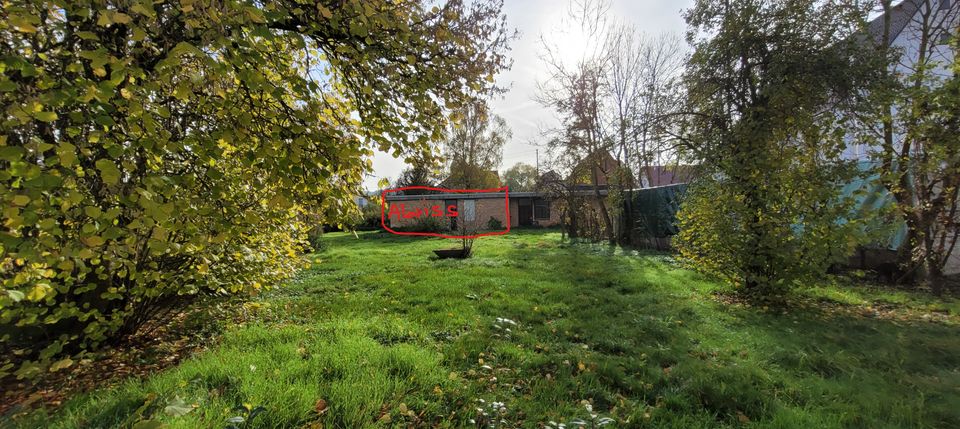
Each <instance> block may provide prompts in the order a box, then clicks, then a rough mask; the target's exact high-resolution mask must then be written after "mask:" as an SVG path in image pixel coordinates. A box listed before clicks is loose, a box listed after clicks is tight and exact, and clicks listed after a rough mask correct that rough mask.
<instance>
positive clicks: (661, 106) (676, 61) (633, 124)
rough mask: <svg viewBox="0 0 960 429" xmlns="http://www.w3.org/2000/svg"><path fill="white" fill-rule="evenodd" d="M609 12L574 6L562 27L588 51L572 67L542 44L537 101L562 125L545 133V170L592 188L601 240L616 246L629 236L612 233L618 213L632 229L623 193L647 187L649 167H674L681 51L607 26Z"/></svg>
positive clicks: (591, 2) (559, 51) (599, 0)
mask: <svg viewBox="0 0 960 429" xmlns="http://www.w3.org/2000/svg"><path fill="white" fill-rule="evenodd" d="M608 10H609V2H607V1H605V0H576V1H572V2H571V4H570V9H569V14H568V15H569V17H568V19H569V21H570V22H569V23H568V24H567V25H566V26H565V27H566V28H570V27H574V26H575V27H578V28H579V30H580V31H581V33H582V34H581V35H582V36H583V37H585V38H586V39H587V40H586V41H587V43H586V45H587V48H586V50H585V52H583V54H582V56H581V57H575V58H574V60H575V63H571V58H570V55H569V53H568V52H567V51H566V50H565V48H564V47H555V46H551V45H550V43H549V39H548V38H545V40H544V43H543V44H544V46H543V49H544V55H543V57H544V60H545V62H546V63H547V66H548V69H549V70H550V72H551V74H550V78H549V79H548V80H547V81H545V82H542V83H541V85H540V92H539V94H538V100H539V101H540V102H541V104H543V105H545V106H548V107H550V108H552V109H553V110H554V111H555V112H556V113H557V114H558V116H559V119H560V121H561V125H560V127H558V128H557V129H553V130H548V131H547V132H546V133H545V134H546V136H547V139H548V142H550V143H549V144H548V149H550V155H551V157H552V159H551V160H550V161H549V163H551V164H552V165H553V167H554V169H556V170H558V171H561V172H563V173H564V174H568V175H570V174H579V176H580V177H577V178H576V179H577V180H580V182H579V183H580V184H592V185H593V189H594V193H595V199H596V200H597V201H599V204H597V205H596V206H595V207H594V208H595V209H596V211H597V212H598V213H597V216H596V217H597V218H598V220H600V223H602V224H603V226H602V227H601V228H600V229H601V230H602V232H601V234H600V235H601V236H602V237H603V238H606V239H607V240H609V241H611V242H614V241H616V238H617V237H618V236H620V237H626V236H627V234H624V233H623V232H624V231H615V230H614V226H615V225H617V224H620V223H619V222H616V220H617V218H618V216H620V209H621V207H624V206H625V207H626V209H627V210H626V213H624V215H625V216H626V217H625V218H624V220H625V222H624V223H623V224H625V225H626V226H627V228H633V226H632V225H633V221H632V219H630V213H632V210H630V205H631V202H632V198H631V196H630V195H628V193H629V192H630V190H631V189H632V188H634V187H635V186H637V185H639V184H642V183H644V180H643V179H644V176H645V175H646V174H647V171H648V170H650V168H649V167H651V164H657V165H663V164H674V165H675V164H677V163H678V160H679V158H678V157H677V155H678V154H679V152H678V151H676V150H674V149H673V148H671V147H670V146H669V144H670V143H671V141H670V138H669V134H668V133H667V131H673V132H674V133H675V132H676V131H675V129H674V128H676V127H675V126H672V125H671V124H672V123H675V122H676V121H674V120H673V118H674V116H671V115H670V113H672V112H673V111H674V110H676V106H677V104H678V101H679V100H681V99H682V97H681V96H680V91H679V89H680V87H681V86H680V85H679V78H680V71H681V69H682V64H683V49H682V46H681V40H680V38H679V37H675V36H670V35H666V34H665V35H659V36H647V35H643V34H641V33H639V32H638V31H637V30H636V28H635V27H632V26H630V25H624V24H608V21H607V15H606V13H607V12H608ZM561 31H562V30H559V31H558V33H559V32H561ZM608 154H609V156H608ZM611 157H612V158H611ZM611 159H613V160H614V161H615V162H610V160H611ZM577 168H579V169H580V170H581V171H574V170H575V169H577ZM565 181H566V182H569V181H570V180H565ZM560 188H562V189H574V188H575V186H574V187H571V186H562V187H560ZM601 189H605V190H607V191H608V194H607V196H606V197H600V192H601ZM589 210H592V209H589ZM571 213H572V212H571ZM591 217H592V216H582V217H581V219H582V220H584V221H586V220H588V219H590V218H591ZM571 226H572V225H571ZM594 238H600V237H594Z"/></svg>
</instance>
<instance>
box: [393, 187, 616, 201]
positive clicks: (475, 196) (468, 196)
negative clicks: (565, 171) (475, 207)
mask: <svg viewBox="0 0 960 429" xmlns="http://www.w3.org/2000/svg"><path fill="white" fill-rule="evenodd" d="M593 192H594V191H593V190H578V191H575V194H577V195H581V196H587V197H592V196H594V195H595V194H594V193H593ZM600 195H607V190H606V189H601V190H600ZM505 197H507V195H506V193H504V192H477V193H461V192H456V193H455V192H450V193H444V194H426V195H398V194H395V193H390V194H388V195H387V196H386V198H387V201H411V200H412V201H419V200H479V199H486V198H505ZM509 197H510V198H546V199H549V198H551V195H550V194H548V193H545V192H511V193H510V195H509Z"/></svg>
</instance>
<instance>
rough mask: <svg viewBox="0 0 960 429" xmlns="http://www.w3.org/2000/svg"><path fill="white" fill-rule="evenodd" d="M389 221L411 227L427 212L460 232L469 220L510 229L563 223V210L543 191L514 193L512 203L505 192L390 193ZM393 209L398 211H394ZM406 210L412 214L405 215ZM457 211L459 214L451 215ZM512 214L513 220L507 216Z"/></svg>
mask: <svg viewBox="0 0 960 429" xmlns="http://www.w3.org/2000/svg"><path fill="white" fill-rule="evenodd" d="M386 202H387V204H388V206H389V208H388V211H387V213H386V220H387V221H388V222H389V226H390V228H398V227H399V228H403V227H411V226H414V225H416V224H417V222H418V221H419V220H420V219H421V218H422V217H423V216H426V215H429V216H432V217H437V218H439V219H440V221H441V222H443V223H444V224H445V225H448V227H449V229H450V230H452V231H456V230H458V229H460V228H461V227H463V223H464V222H465V223H466V226H467V228H468V229H473V230H489V229H490V228H489V227H488V224H489V223H490V219H491V218H492V219H495V220H496V221H497V222H499V223H500V224H501V225H502V229H506V228H507V222H508V220H509V225H510V227H511V228H516V227H525V226H541V227H549V226H555V225H559V224H560V213H559V210H556V209H555V208H554V205H553V204H552V203H553V202H552V201H551V199H550V198H549V197H548V196H547V195H546V194H544V193H540V192H510V193H509V206H508V205H507V193H505V192H478V193H458V192H450V193H436V194H427V195H403V194H400V193H394V192H388V193H387V194H386ZM390 210H394V211H393V214H391V212H390ZM403 213H406V214H410V215H408V216H404V215H403ZM453 213H456V215H451V214H453ZM508 216H509V219H508V218H507V217H508Z"/></svg>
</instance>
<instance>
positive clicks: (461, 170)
mask: <svg viewBox="0 0 960 429" xmlns="http://www.w3.org/2000/svg"><path fill="white" fill-rule="evenodd" d="M511 135H512V133H511V131H510V128H509V127H508V126H507V122H506V121H505V120H504V119H503V118H501V117H500V116H497V115H495V114H493V113H492V112H490V109H489V107H488V106H487V104H486V103H485V102H483V101H476V102H473V103H469V104H467V105H465V106H463V108H461V109H458V110H456V111H454V112H453V114H452V115H451V117H450V125H449V126H448V128H447V134H446V138H445V140H444V143H443V157H444V160H445V161H446V163H447V171H448V172H449V176H448V178H447V179H446V180H445V181H444V184H445V185H446V186H448V187H456V188H463V189H478V188H492V187H496V186H498V185H499V179H498V178H497V174H496V170H497V168H498V167H499V166H500V161H501V159H502V158H503V145H505V144H506V143H507V141H508V140H510V137H511Z"/></svg>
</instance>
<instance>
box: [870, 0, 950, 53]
mask: <svg viewBox="0 0 960 429" xmlns="http://www.w3.org/2000/svg"><path fill="white" fill-rule="evenodd" d="M923 2H924V0H904V1H902V2H900V3H898V4H897V5H896V6H893V7H891V8H890V40H889V43H891V44H892V43H893V41H894V40H897V37H898V36H900V33H902V32H903V30H904V29H905V28H907V25H909V24H910V20H911V19H913V16H914V15H916V14H917V11H918V10H920V6H921V5H922V4H923ZM938 4H939V2H938ZM934 7H939V6H938V5H935V6H934ZM884 16H886V13H882V14H880V16H878V17H876V18H874V19H873V20H872V21H870V23H868V24H867V32H868V33H870V37H872V38H873V40H874V42H876V43H881V42H882V41H883V18H884Z"/></svg>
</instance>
